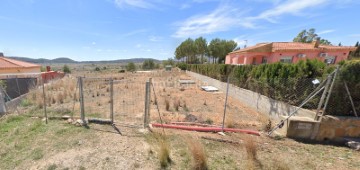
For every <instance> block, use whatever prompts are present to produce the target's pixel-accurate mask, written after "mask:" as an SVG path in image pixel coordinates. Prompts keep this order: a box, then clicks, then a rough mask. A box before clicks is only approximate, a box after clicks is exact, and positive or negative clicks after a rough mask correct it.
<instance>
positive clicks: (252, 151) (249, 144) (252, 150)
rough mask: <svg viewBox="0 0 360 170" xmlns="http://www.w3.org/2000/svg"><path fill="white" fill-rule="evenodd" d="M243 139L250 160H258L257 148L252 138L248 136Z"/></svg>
mask: <svg viewBox="0 0 360 170" xmlns="http://www.w3.org/2000/svg"><path fill="white" fill-rule="evenodd" d="M243 139H244V146H245V149H246V153H247V156H248V159H252V160H254V159H257V157H256V156H257V146H256V143H255V141H254V139H253V138H252V136H249V135H247V136H244V138H243Z"/></svg>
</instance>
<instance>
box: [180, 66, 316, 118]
mask: <svg viewBox="0 0 360 170" xmlns="http://www.w3.org/2000/svg"><path fill="white" fill-rule="evenodd" d="M186 73H187V74H188V75H190V76H191V77H193V78H195V79H197V80H199V81H202V82H204V84H203V85H204V86H205V85H210V86H214V87H216V88H218V89H219V90H221V91H223V92H226V83H224V82H221V81H219V80H216V79H213V78H210V77H207V76H203V75H200V74H197V73H194V72H191V71H186ZM229 96H230V97H232V98H234V99H237V100H239V101H241V102H242V103H244V104H245V105H247V106H248V107H250V108H252V109H254V110H256V111H257V112H259V113H262V114H265V115H268V116H269V117H271V118H273V119H275V120H280V119H282V118H283V116H288V114H289V113H291V112H292V111H293V110H295V109H296V108H297V107H296V106H292V105H289V104H287V103H285V102H282V101H278V100H274V99H271V98H269V97H267V96H264V95H261V94H259V93H256V92H253V91H250V90H246V89H242V88H239V87H237V86H233V85H230V86H229ZM296 115H297V116H302V117H308V118H311V119H314V117H315V113H314V112H313V111H310V110H307V109H300V110H299V111H298V112H297V114H296Z"/></svg>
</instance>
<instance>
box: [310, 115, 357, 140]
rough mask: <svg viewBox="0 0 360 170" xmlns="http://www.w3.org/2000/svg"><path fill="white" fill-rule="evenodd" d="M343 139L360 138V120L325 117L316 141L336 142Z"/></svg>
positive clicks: (355, 118)
mask: <svg viewBox="0 0 360 170" xmlns="http://www.w3.org/2000/svg"><path fill="white" fill-rule="evenodd" d="M341 137H360V118H359V117H345V116H329V115H326V116H324V117H323V119H322V121H321V123H320V127H319V131H318V133H317V135H316V140H319V141H322V140H336V139H337V138H341Z"/></svg>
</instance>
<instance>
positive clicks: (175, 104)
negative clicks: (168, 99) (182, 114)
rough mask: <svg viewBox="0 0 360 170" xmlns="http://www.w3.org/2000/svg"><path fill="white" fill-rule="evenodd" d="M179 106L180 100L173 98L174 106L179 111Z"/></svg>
mask: <svg viewBox="0 0 360 170" xmlns="http://www.w3.org/2000/svg"><path fill="white" fill-rule="evenodd" d="M179 107H180V100H179V99H175V100H174V108H175V110H176V111H179Z"/></svg>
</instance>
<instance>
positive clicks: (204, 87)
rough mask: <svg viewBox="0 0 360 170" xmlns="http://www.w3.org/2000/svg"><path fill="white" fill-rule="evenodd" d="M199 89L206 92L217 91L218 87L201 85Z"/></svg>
mask: <svg viewBox="0 0 360 170" xmlns="http://www.w3.org/2000/svg"><path fill="white" fill-rule="evenodd" d="M201 89H203V90H205V91H207V92H216V91H219V89H218V88H216V87H213V86H201Z"/></svg>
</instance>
